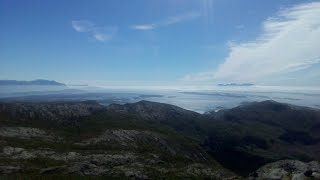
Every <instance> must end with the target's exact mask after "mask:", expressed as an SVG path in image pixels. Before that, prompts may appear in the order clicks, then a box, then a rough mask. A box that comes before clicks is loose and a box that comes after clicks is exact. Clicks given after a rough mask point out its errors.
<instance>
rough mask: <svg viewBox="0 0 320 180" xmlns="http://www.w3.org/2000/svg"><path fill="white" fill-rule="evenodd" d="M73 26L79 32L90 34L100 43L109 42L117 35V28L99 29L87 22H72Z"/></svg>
mask: <svg viewBox="0 0 320 180" xmlns="http://www.w3.org/2000/svg"><path fill="white" fill-rule="evenodd" d="M71 25H72V27H73V29H74V30H76V31H77V32H81V33H84V32H85V33H89V34H90V35H91V37H93V38H94V39H95V40H97V41H99V42H107V41H109V40H111V39H112V38H113V37H114V35H115V34H116V33H117V27H99V26H96V25H95V24H94V23H93V22H91V21H87V20H79V21H71Z"/></svg>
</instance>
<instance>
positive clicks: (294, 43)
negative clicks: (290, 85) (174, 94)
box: [186, 2, 320, 82]
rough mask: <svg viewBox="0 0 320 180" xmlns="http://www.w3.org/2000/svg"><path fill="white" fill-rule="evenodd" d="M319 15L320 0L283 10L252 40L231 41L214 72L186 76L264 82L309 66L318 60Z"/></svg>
mask: <svg viewBox="0 0 320 180" xmlns="http://www.w3.org/2000/svg"><path fill="white" fill-rule="evenodd" d="M319 17H320V2H312V3H305V4H300V5H296V6H293V7H291V8H287V9H283V10H281V11H280V12H279V13H278V14H277V15H276V16H273V17H270V18H268V19H267V20H266V21H264V22H263V23H262V29H263V31H262V33H261V35H260V36H259V37H258V38H256V39H255V40H254V41H251V42H246V43H240V44H236V43H231V44H230V53H229V55H228V56H227V57H226V59H225V61H224V62H223V63H222V64H221V65H220V66H219V67H218V69H217V70H216V71H212V72H211V73H209V72H207V73H196V74H192V75H187V76H186V77H188V78H187V79H197V80H199V79H203V80H208V79H209V80H220V81H221V80H222V81H240V82H263V81H270V79H272V78H274V79H276V78H277V77H279V78H280V77H281V78H284V77H286V75H287V74H289V73H293V72H297V71H301V70H305V69H306V68H310V67H312V66H314V65H316V64H318V63H320V50H319V47H320V18H319ZM297 78H304V77H303V75H302V76H300V77H297ZM284 79H285V78H284Z"/></svg>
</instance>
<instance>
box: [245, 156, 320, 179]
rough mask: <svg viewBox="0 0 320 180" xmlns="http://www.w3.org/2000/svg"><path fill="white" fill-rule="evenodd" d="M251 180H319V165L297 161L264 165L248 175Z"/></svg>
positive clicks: (282, 161) (313, 162)
mask: <svg viewBox="0 0 320 180" xmlns="http://www.w3.org/2000/svg"><path fill="white" fill-rule="evenodd" d="M249 179H251V180H265V179H270V180H271V179H278V180H282V179H283V180H309V179H310V180H311V179H320V163H319V162H317V161H312V162H309V163H304V162H301V161H297V160H281V161H277V162H274V163H269V164H266V165H265V166H263V167H261V168H259V169H258V170H257V171H256V172H254V173H251V174H250V175H249Z"/></svg>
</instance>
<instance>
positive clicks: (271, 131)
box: [0, 101, 320, 180]
mask: <svg viewBox="0 0 320 180" xmlns="http://www.w3.org/2000/svg"><path fill="white" fill-rule="evenodd" d="M0 123H1V124H0V148H1V152H0V173H1V174H2V175H23V176H34V175H42V176H49V175H50V176H51V175H59V176H60V177H71V176H81V177H104V178H106V177H108V178H112V177H115V178H132V179H163V178H164V179H190V178H191V179H230V180H231V179H234V180H235V179H317V178H319V173H320V167H319V163H318V161H319V160H320V153H319V148H320V133H319V132H320V129H319V128H320V112H319V110H316V109H310V108H303V107H297V106H291V105H288V104H281V103H277V102H274V101H264V102H255V103H249V104H245V105H241V106H239V107H236V108H233V109H227V110H221V111H219V112H214V111H212V112H208V113H205V114H199V113H196V112H192V111H188V110H185V109H182V108H179V107H177V106H173V105H168V104H163V103H155V102H148V101H141V102H137V103H132V104H124V105H118V104H111V105H109V106H102V105H100V104H98V103H97V102H95V101H82V102H55V103H53V102H50V103H30V102H29V103H26V102H6V103H0ZM283 159H290V160H283Z"/></svg>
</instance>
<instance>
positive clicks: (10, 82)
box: [0, 79, 66, 86]
mask: <svg viewBox="0 0 320 180" xmlns="http://www.w3.org/2000/svg"><path fill="white" fill-rule="evenodd" d="M9 85H19V86H30V85H38V86H66V85H65V84H63V83H59V82H57V81H50V80H44V79H37V80H33V81H17V80H0V86H9Z"/></svg>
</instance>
